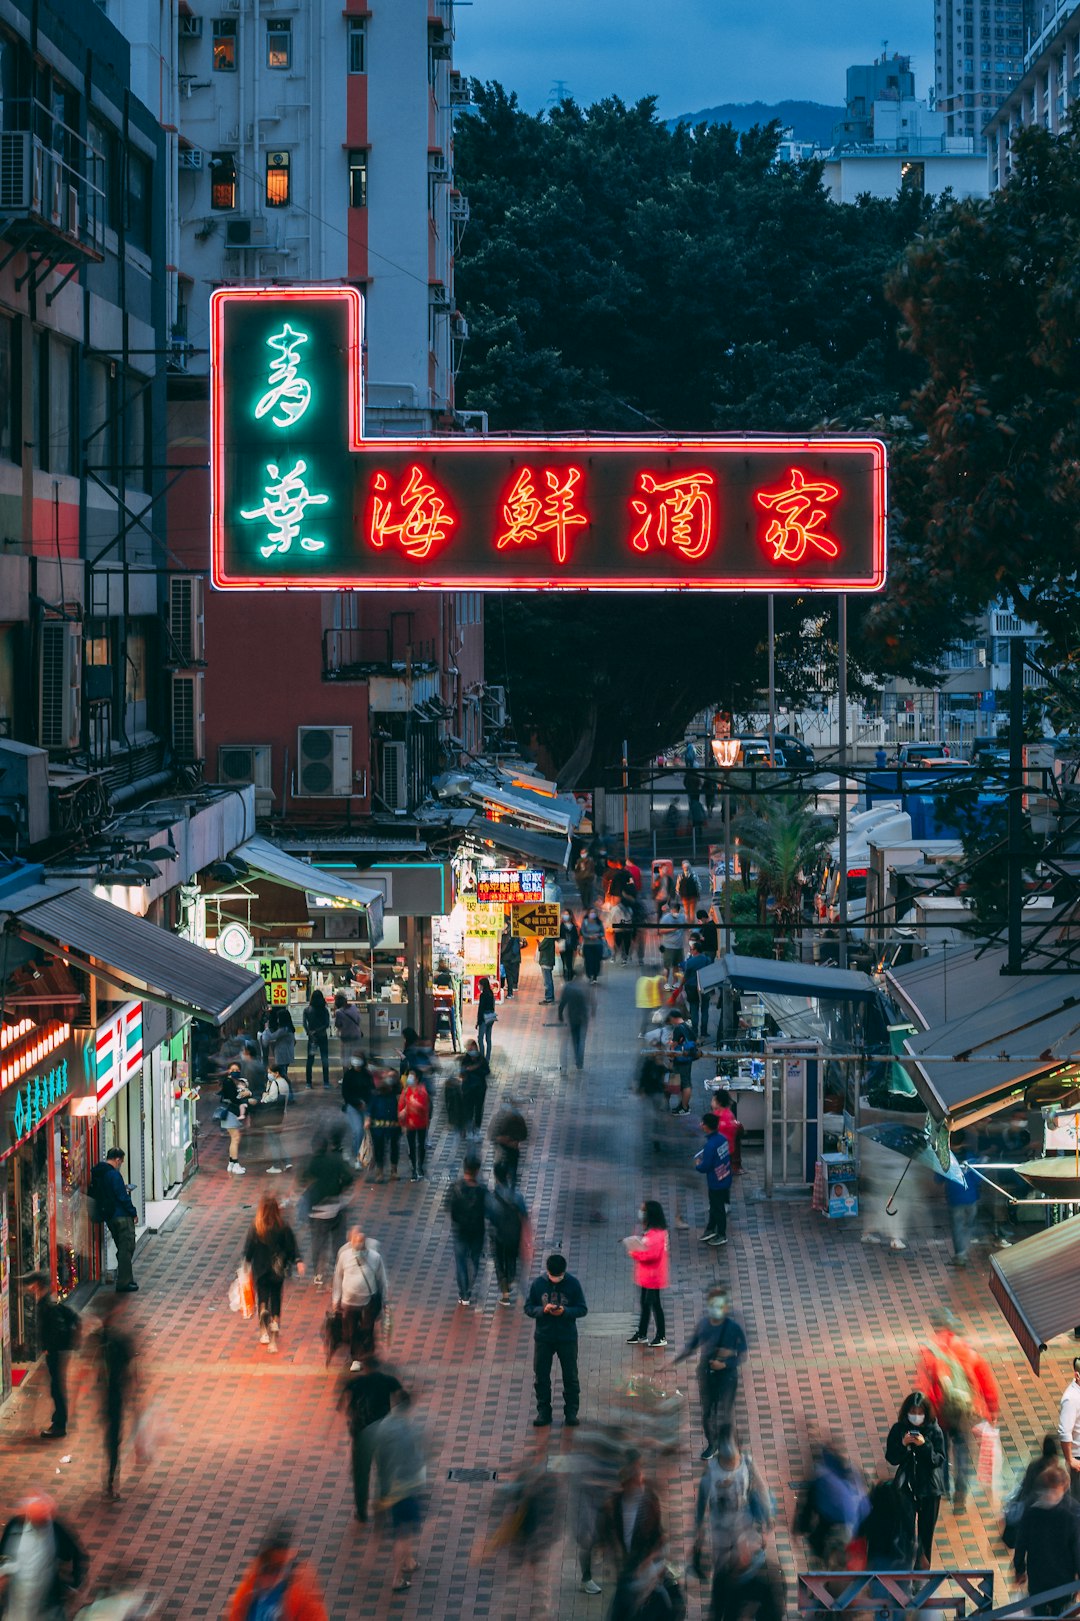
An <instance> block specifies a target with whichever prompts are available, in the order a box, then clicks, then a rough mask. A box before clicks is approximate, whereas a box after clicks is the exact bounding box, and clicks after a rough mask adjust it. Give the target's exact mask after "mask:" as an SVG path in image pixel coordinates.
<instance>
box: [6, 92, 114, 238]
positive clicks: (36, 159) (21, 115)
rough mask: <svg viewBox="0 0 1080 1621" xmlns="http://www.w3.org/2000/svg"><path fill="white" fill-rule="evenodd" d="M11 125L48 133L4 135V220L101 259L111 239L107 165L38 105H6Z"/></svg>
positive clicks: (27, 131) (8, 132) (24, 131)
mask: <svg viewBox="0 0 1080 1621" xmlns="http://www.w3.org/2000/svg"><path fill="white" fill-rule="evenodd" d="M3 115H4V119H5V121H6V122H7V123H8V124H12V123H14V124H16V125H18V124H26V125H29V124H31V123H33V124H35V125H37V126H38V127H39V128H46V127H47V128H48V134H47V135H45V136H43V135H42V134H39V133H37V132H36V131H35V129H33V128H22V129H20V128H14V129H12V128H7V129H2V130H0V216H2V217H3V218H5V219H6V220H8V221H12V222H14V221H28V222H31V223H40V224H43V225H46V226H51V227H52V228H53V229H54V230H55V231H57V232H58V233H59V234H60V235H61V236H63V237H66V238H67V239H68V241H70V242H71V243H73V244H77V245H78V246H79V247H81V248H83V249H84V251H86V252H88V253H91V254H93V255H95V256H98V257H100V256H101V254H102V252H103V246H104V236H105V190H104V179H105V174H104V169H105V160H104V158H103V157H102V156H101V154H100V153H98V152H95V151H94V149H93V148H92V147H91V146H90V145H89V143H88V142H87V141H85V140H83V138H82V137H81V136H80V135H78V134H76V133H75V131H74V130H71V129H69V128H68V127H67V125H65V124H61V123H59V122H57V121H56V120H54V119H52V118H51V117H49V115H48V113H47V110H46V109H45V108H43V107H42V106H41V104H40V103H37V102H33V103H30V102H27V103H20V102H15V103H14V104H12V103H8V102H5V103H4V108H3Z"/></svg>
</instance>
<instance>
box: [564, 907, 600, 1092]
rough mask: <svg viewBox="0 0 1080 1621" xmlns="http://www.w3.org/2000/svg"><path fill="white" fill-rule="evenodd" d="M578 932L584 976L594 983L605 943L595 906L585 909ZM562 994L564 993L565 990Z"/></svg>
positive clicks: (598, 975)
mask: <svg viewBox="0 0 1080 1621" xmlns="http://www.w3.org/2000/svg"><path fill="white" fill-rule="evenodd" d="M579 932H580V935H581V960H582V962H583V964H584V967H585V978H586V979H587V980H588V981H589V984H590V985H595V984H596V982H597V980H598V979H599V978H600V968H601V965H602V964H603V960H604V947H605V945H606V944H607V935H606V933H605V931H604V925H603V923H601V921H600V913H599V912H598V911H597V909H596V907H595V906H590V907H589V908H588V909H587V911H586V913H585V916H584V917H583V918H582V920H581V928H580V931H579ZM563 995H564V996H565V995H566V992H565V991H564V992H563ZM560 1006H561V1004H560ZM579 1067H580V1066H579Z"/></svg>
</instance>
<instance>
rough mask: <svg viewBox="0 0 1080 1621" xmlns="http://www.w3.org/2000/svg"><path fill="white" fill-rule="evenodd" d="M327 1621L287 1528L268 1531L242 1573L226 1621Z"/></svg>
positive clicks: (282, 1526)
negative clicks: (241, 1578) (278, 1619)
mask: <svg viewBox="0 0 1080 1621" xmlns="http://www.w3.org/2000/svg"><path fill="white" fill-rule="evenodd" d="M274 1617H280V1621H328V1616H327V1610H326V1605H325V1604H324V1603H323V1597H322V1594H321V1593H320V1592H319V1588H318V1585H317V1583H316V1581H315V1578H314V1576H313V1575H312V1574H311V1571H310V1570H309V1568H308V1566H307V1565H305V1564H304V1563H303V1561H302V1560H300V1559H299V1558H298V1556H297V1551H296V1539H295V1537H294V1536H293V1535H292V1532H291V1531H290V1529H289V1527H288V1526H285V1525H276V1526H273V1527H272V1528H271V1530H270V1531H269V1532H268V1534H267V1535H266V1537H265V1538H264V1540H263V1542H262V1544H261V1545H260V1547H259V1551H258V1553H257V1554H256V1556H255V1560H254V1563H253V1564H251V1565H250V1566H249V1567H248V1569H247V1571H246V1572H245V1574H244V1578H243V1580H242V1581H241V1583H240V1585H239V1587H238V1588H237V1589H236V1592H235V1593H234V1594H233V1597H232V1602H231V1603H230V1605H229V1608H228V1611H227V1621H264V1618H266V1621H272V1618H274Z"/></svg>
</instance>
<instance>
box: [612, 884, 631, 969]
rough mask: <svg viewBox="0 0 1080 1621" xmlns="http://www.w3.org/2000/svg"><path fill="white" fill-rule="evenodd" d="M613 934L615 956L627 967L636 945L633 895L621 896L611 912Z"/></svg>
mask: <svg viewBox="0 0 1080 1621" xmlns="http://www.w3.org/2000/svg"><path fill="white" fill-rule="evenodd" d="M611 933H612V939H613V940H614V943H615V956H616V957H617V958H618V960H619V961H620V962H621V963H622V964H623V965H624V966H625V965H626V964H627V963H628V962H629V961H630V947H631V946H632V945H633V943H634V903H633V896H632V895H620V897H619V899H618V900H617V901H616V903H615V905H614V907H613V908H612V911H611Z"/></svg>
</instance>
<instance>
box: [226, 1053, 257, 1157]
mask: <svg viewBox="0 0 1080 1621" xmlns="http://www.w3.org/2000/svg"><path fill="white" fill-rule="evenodd" d="M218 1096H219V1098H220V1099H221V1104H220V1107H221V1129H222V1131H223V1132H224V1133H225V1135H226V1136H227V1137H228V1139H229V1163H228V1167H227V1169H228V1170H230V1171H232V1172H233V1173H234V1174H235V1175H236V1176H244V1175H246V1174H247V1173H246V1168H245V1167H244V1166H243V1165H241V1163H240V1135H241V1133H242V1131H243V1129H244V1126H245V1124H246V1122H247V1111H248V1104H249V1103H250V1102H251V1091H250V1089H249V1087H248V1085H247V1082H246V1081H245V1080H244V1077H243V1074H242V1072H241V1069H240V1065H239V1063H238V1062H237V1061H236V1060H235V1059H234V1060H233V1061H232V1063H231V1064H230V1065H229V1067H228V1069H227V1070H226V1071H225V1073H224V1075H223V1076H222V1077H221V1090H220V1092H219V1094H218Z"/></svg>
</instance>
